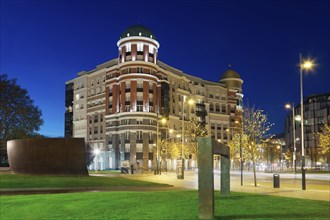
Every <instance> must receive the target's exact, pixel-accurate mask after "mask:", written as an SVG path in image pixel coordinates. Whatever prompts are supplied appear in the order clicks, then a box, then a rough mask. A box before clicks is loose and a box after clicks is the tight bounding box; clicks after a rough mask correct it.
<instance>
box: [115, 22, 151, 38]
mask: <svg viewBox="0 0 330 220" xmlns="http://www.w3.org/2000/svg"><path fill="white" fill-rule="evenodd" d="M131 36H138V37H139V36H141V37H147V38H151V39H154V40H156V36H155V34H154V32H152V31H151V30H150V29H148V28H146V27H145V26H143V25H133V26H130V27H129V28H127V29H126V30H125V31H124V32H123V33H122V34H121V35H120V39H122V38H125V37H131Z"/></svg>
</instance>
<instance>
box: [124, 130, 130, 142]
mask: <svg viewBox="0 0 330 220" xmlns="http://www.w3.org/2000/svg"><path fill="white" fill-rule="evenodd" d="M130 136H131V132H129V131H126V132H125V140H129V139H130Z"/></svg>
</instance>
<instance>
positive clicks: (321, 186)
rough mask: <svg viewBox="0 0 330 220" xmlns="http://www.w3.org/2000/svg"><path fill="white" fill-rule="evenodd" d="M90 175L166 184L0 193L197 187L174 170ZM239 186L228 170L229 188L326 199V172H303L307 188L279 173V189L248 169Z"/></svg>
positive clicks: (191, 176) (191, 177)
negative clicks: (310, 173) (254, 177)
mask: <svg viewBox="0 0 330 220" xmlns="http://www.w3.org/2000/svg"><path fill="white" fill-rule="evenodd" d="M93 176H108V177H113V176H121V177H125V178H128V179H134V180H142V181H150V182H157V183H163V184H169V185H171V186H169V187H136V186H117V187H110V188H66V189H63V188H61V189H58V188H42V189H36V188H33V189H8V190H1V191H0V195H23V194H49V193H72V192H101V191H164V190H192V189H194V190H196V189H198V179H197V178H198V176H197V172H194V171H188V172H185V179H184V180H182V179H177V177H176V173H174V172H168V173H162V175H153V174H151V173H149V174H133V175H131V174H93ZM243 177H244V178H243V181H244V182H243V186H241V184H240V174H239V173H238V172H231V177H230V182H231V183H230V187H231V191H235V192H249V193H256V194H263V195H275V196H284V197H292V198H303V199H312V200H321V201H328V202H330V178H329V177H330V175H329V174H318V175H307V190H302V189H301V178H300V176H299V175H293V174H280V188H274V187H273V179H272V178H273V174H265V173H257V180H258V185H257V187H255V186H254V184H253V174H252V172H245V173H244V175H243ZM214 186H215V187H214V188H215V190H219V189H220V174H219V173H217V172H215V175H214Z"/></svg>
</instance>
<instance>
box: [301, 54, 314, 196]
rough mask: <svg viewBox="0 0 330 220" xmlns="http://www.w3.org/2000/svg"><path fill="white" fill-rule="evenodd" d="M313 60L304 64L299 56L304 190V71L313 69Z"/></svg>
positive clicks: (303, 182) (303, 187)
mask: <svg viewBox="0 0 330 220" xmlns="http://www.w3.org/2000/svg"><path fill="white" fill-rule="evenodd" d="M313 65H314V64H313V62H312V61H311V60H305V61H304V62H303V63H302V58H301V54H299V67H300V112H301V174H302V190H306V170H305V147H304V101H303V96H304V95H303V94H304V93H303V69H305V70H309V69H312V67H313Z"/></svg>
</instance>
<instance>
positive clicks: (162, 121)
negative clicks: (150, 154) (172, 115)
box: [154, 113, 167, 175]
mask: <svg viewBox="0 0 330 220" xmlns="http://www.w3.org/2000/svg"><path fill="white" fill-rule="evenodd" d="M166 121H167V120H166V118H161V119H160V120H159V119H158V113H157V131H156V133H157V134H156V170H155V172H154V174H155V175H156V174H161V173H160V172H159V146H158V145H159V143H158V136H159V134H158V133H159V131H158V130H159V122H161V123H162V124H165V123H166Z"/></svg>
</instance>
